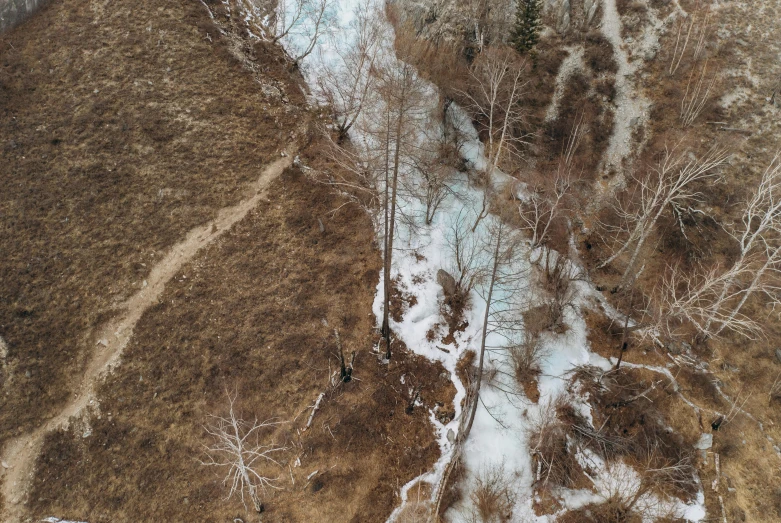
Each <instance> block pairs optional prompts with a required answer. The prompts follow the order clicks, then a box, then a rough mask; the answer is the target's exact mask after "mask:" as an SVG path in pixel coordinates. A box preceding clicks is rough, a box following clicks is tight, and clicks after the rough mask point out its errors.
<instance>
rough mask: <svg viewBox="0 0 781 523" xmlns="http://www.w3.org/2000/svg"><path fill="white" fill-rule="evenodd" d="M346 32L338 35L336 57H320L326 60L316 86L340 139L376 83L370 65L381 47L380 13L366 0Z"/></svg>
mask: <svg viewBox="0 0 781 523" xmlns="http://www.w3.org/2000/svg"><path fill="white" fill-rule="evenodd" d="M354 16H355V18H354V20H353V22H352V24H351V26H350V27H349V31H347V32H346V33H347V34H340V35H339V38H340V40H341V42H344V45H339V46H335V47H336V49H335V56H334V57H332V56H328V57H321V60H323V61H326V60H327V61H329V63H328V64H327V66H326V67H323V68H321V69H320V75H319V76H318V78H317V87H318V92H319V94H320V96H322V97H323V99H325V100H326V102H327V103H328V105H329V107H330V109H331V111H332V113H333V119H334V121H335V122H336V126H337V129H338V131H339V142H340V143H341V142H342V141H343V140H344V139H346V138H347V133H348V132H349V131H350V129H352V127H353V125H355V122H356V121H357V120H358V117H359V116H360V115H361V113H362V112H363V109H364V106H365V104H366V103H367V101H368V99H369V97H370V95H371V91H372V89H373V88H374V86H375V85H376V76H375V75H374V74H372V68H373V67H374V64H375V62H376V60H377V53H378V51H379V48H380V35H381V33H380V27H379V24H378V21H377V20H378V19H379V17H380V16H381V15H380V14H379V13H377V12H376V9H375V8H374V7H372V5H371V4H369V2H364V3H359V4H358V5H357V6H356V7H355V10H354Z"/></svg>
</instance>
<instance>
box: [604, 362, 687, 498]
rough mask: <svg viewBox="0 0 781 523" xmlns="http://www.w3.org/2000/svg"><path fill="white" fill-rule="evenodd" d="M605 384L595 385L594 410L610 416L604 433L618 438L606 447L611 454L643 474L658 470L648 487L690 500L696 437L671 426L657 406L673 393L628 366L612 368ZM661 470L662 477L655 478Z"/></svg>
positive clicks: (605, 421)
mask: <svg viewBox="0 0 781 523" xmlns="http://www.w3.org/2000/svg"><path fill="white" fill-rule="evenodd" d="M602 384H603V385H604V387H601V388H597V389H594V390H593V396H592V400H593V401H594V402H595V403H596V409H597V410H598V411H599V412H602V413H604V414H605V415H606V416H607V418H606V419H605V420H604V424H603V426H602V430H601V433H602V435H603V436H604V437H605V438H606V440H607V441H612V442H617V443H618V444H615V445H612V446H606V447H605V450H606V451H607V454H609V456H608V457H610V458H611V459H618V458H621V459H624V460H625V461H627V462H628V463H631V464H634V465H635V466H636V467H635V468H637V469H639V470H640V472H641V473H643V472H644V471H645V470H655V471H658V472H655V473H654V474H652V475H651V476H649V479H648V480H649V481H650V480H653V485H652V486H650V487H649V489H653V490H654V491H655V492H659V493H663V494H665V495H673V496H678V497H683V498H687V499H688V498H690V497H691V496H693V495H695V494H696V492H697V481H696V477H697V476H696V470H695V468H694V466H693V465H692V463H694V461H695V459H694V454H693V450H692V448H693V447H692V445H693V444H694V441H687V440H685V439H684V438H683V436H681V435H680V434H678V433H676V432H674V431H670V430H668V428H667V427H668V424H667V422H666V421H665V419H664V417H663V416H662V414H661V412H660V410H659V409H660V408H664V405H665V404H666V403H667V402H668V398H669V396H670V394H671V393H670V392H669V391H668V390H667V389H665V386H664V384H663V383H652V382H649V381H646V380H643V379H641V378H640V377H639V376H638V375H637V374H636V373H635V372H633V371H627V370H624V371H622V372H618V373H613V374H612V375H611V377H610V379H609V380H603V382H602ZM652 385H653V386H652ZM595 423H599V421H598V420H595ZM600 424H601V423H600ZM662 475H664V478H663V479H664V481H657V479H659V478H660V477H662Z"/></svg>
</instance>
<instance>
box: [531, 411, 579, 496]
mask: <svg viewBox="0 0 781 523" xmlns="http://www.w3.org/2000/svg"><path fill="white" fill-rule="evenodd" d="M560 413H562V414H566V416H561V417H560V416H559V414H560ZM577 423H578V421H577V415H575V414H574V412H573V411H572V407H570V406H569V405H568V404H567V403H566V401H564V399H563V398H561V397H558V398H551V399H549V400H548V402H547V403H545V404H544V405H541V406H540V409H539V411H538V412H537V414H535V415H534V416H532V417H531V422H530V424H529V426H528V428H527V429H526V430H527V436H528V441H529V448H530V450H531V453H532V456H533V458H534V463H535V467H536V469H535V470H534V474H535V485H536V487H537V488H545V487H547V486H548V485H549V484H551V485H558V486H562V487H573V486H574V485H575V484H576V483H577V481H578V479H579V478H580V477H581V476H582V474H583V470H582V468H581V466H580V463H579V462H578V460H577V457H576V455H575V449H574V448H573V447H572V445H570V442H569V436H572V435H574V429H573V425H575V424H577Z"/></svg>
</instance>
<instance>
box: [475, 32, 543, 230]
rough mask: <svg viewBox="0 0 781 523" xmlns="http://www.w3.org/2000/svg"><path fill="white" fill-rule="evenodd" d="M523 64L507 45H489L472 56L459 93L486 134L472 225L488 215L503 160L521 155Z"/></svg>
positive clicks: (525, 136) (482, 133)
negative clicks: (479, 203)
mask: <svg viewBox="0 0 781 523" xmlns="http://www.w3.org/2000/svg"><path fill="white" fill-rule="evenodd" d="M525 71H526V63H525V62H524V61H523V60H521V59H520V57H519V56H518V54H517V53H516V52H515V51H513V50H512V49H509V48H500V47H489V48H486V49H485V50H484V51H483V52H482V53H480V55H479V56H478V57H477V58H476V59H475V61H474V63H473V64H472V67H471V68H470V70H469V83H470V85H469V87H468V88H467V89H466V90H465V91H461V92H460V94H461V96H462V97H464V99H465V100H466V102H467V107H465V109H467V111H469V112H470V113H472V115H473V116H474V119H475V120H476V121H477V130H478V132H479V133H480V135H481V136H485V139H484V141H485V157H486V165H485V166H483V168H482V171H483V174H484V175H485V185H486V190H485V191H484V192H483V199H482V208H481V210H480V212H479V213H478V216H477V221H476V222H475V225H474V228H476V227H477V224H478V223H479V222H480V221H481V220H482V219H484V218H485V217H486V216H487V215H488V206H489V202H490V196H491V188H492V187H493V175H494V173H495V172H496V171H497V170H498V169H499V167H500V165H501V164H503V163H504V162H510V161H517V160H520V159H521V158H522V155H523V154H522V145H523V144H524V143H526V138H527V137H528V136H527V135H526V134H525V133H524V132H523V124H524V120H525V113H524V111H523V110H522V108H521V104H520V103H519V102H520V100H521V98H522V97H523V94H524V89H525V87H526V81H525V77H526V76H525Z"/></svg>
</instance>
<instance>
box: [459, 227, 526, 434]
mask: <svg viewBox="0 0 781 523" xmlns="http://www.w3.org/2000/svg"><path fill="white" fill-rule="evenodd" d="M517 243H518V238H517V236H516V235H515V234H514V233H513V231H512V230H510V229H509V228H508V226H507V225H505V224H504V223H503V222H502V221H501V220H497V221H496V222H495V223H493V224H492V225H491V227H489V229H488V231H487V237H486V239H485V249H486V253H487V254H488V256H489V260H490V262H489V266H488V267H487V270H486V281H485V282H484V284H483V289H482V294H483V299H485V303H486V305H485V313H484V315H483V328H482V332H481V335H480V353H479V354H478V363H477V371H476V375H475V379H474V381H473V382H472V384H471V389H472V391H471V401H472V402H471V404H470V405H468V407H467V408H468V410H469V415H468V416H469V417H468V422H467V423H466V426H465V428H464V432H463V435H462V437H463V439H466V438H467V437H468V436H469V432H470V431H471V430H472V424H473V423H474V421H475V414H476V413H477V404H478V403H479V401H480V387H481V385H482V381H483V371H484V366H485V353H486V347H487V345H486V340H487V338H488V334H489V333H490V332H491V331H492V326H493V324H494V323H493V322H492V321H491V320H492V314H496V313H497V311H496V307H497V305H499V306H500V307H501V306H502V305H503V304H506V301H505V300H504V299H503V298H500V297H498V296H497V294H496V292H497V291H498V290H499V288H502V289H501V290H502V291H503V294H506V295H513V294H514V292H513V290H514V289H510V288H508V287H510V286H511V285H512V283H516V282H517V281H518V280H519V278H520V276H521V274H520V273H519V271H518V270H517V269H516V268H515V267H513V264H512V262H513V254H514V252H515V249H516V247H517ZM521 272H523V270H521Z"/></svg>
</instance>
